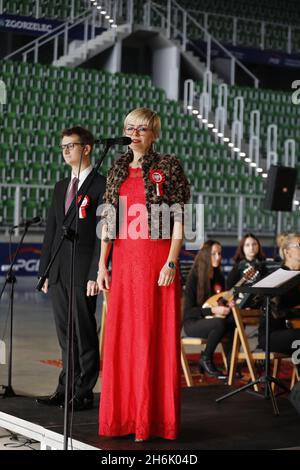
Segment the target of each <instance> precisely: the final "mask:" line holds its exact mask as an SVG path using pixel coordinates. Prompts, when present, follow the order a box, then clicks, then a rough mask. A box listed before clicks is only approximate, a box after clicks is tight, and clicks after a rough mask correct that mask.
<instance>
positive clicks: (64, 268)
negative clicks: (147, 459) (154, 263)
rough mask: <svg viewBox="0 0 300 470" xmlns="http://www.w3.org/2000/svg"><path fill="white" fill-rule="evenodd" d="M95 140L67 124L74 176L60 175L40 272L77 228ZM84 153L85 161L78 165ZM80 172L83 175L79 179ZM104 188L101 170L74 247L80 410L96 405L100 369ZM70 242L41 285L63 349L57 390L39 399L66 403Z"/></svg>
mask: <svg viewBox="0 0 300 470" xmlns="http://www.w3.org/2000/svg"><path fill="white" fill-rule="evenodd" d="M93 146H94V137H93V135H92V134H91V133H90V132H89V131H88V130H87V129H84V128H83V127H81V126H75V127H72V128H70V129H65V130H63V132H62V140H61V149H62V153H63V157H64V160H65V162H66V163H67V164H68V165H70V167H71V170H72V172H71V175H70V176H71V178H66V179H63V180H61V181H59V182H58V183H57V184H56V185H55V188H54V193H53V199H52V204H51V207H50V209H49V213H48V218H47V227H46V233H45V237H44V243H43V248H42V254H41V260H40V268H39V275H40V276H41V275H42V274H43V273H44V271H45V269H46V267H47V265H48V263H49V261H50V259H51V256H52V254H53V253H54V251H55V250H56V247H57V245H58V244H59V242H60V239H61V236H62V226H63V225H64V226H70V227H71V228H73V230H75V225H76V217H75V212H76V211H75V194H76V191H77V201H78V199H79V198H80V195H83V194H85V188H86V187H87V185H88V184H89V180H90V179H91V178H93V174H94V171H95V170H93V167H92V165H91V153H92V150H93ZM81 156H82V163H81V167H80V174H79V165H80V160H81ZM78 174H79V179H78ZM104 191H105V178H104V177H103V176H101V175H100V174H98V173H97V174H96V175H95V176H94V179H93V181H92V183H91V184H90V186H89V188H88V191H87V195H86V196H85V198H84V200H83V202H82V204H81V206H80V208H79V217H78V227H77V229H76V232H77V234H78V239H77V241H76V245H75V246H76V248H75V276H74V278H75V279H74V308H73V315H74V341H73V348H72V351H73V358H72V360H71V363H72V365H73V368H74V374H73V382H72V390H73V392H74V394H73V397H72V398H71V400H72V404H73V408H74V409H75V410H84V409H88V408H91V407H92V406H93V387H94V386H95V384H96V382H97V379H98V374H99V347H98V335H97V326H96V319H95V310H96V299H97V297H96V295H97V294H98V285H97V283H96V278H97V269H98V268H97V266H98V260H99V254H100V240H99V239H98V238H97V236H96V225H97V217H96V211H97V207H98V206H99V205H100V204H102V198H103V194H104ZM71 245H72V244H71V242H70V241H69V240H64V242H63V244H62V247H61V250H60V252H59V254H58V256H57V257H56V260H55V262H54V264H53V265H52V267H51V269H50V273H49V279H46V281H45V283H44V285H43V287H42V290H43V292H44V293H45V294H46V293H47V292H48V288H49V290H50V292H51V300H52V306H53V311H54V318H55V324H56V331H57V336H58V340H59V344H60V347H61V350H62V362H63V369H62V371H61V373H60V376H59V382H58V385H57V388H56V391H55V392H54V393H53V394H52V395H50V396H49V397H45V398H38V399H37V403H39V404H42V405H48V406H60V407H63V405H64V399H65V379H66V359H67V320H68V304H69V292H70V275H71V267H70V264H71V263H70V260H71Z"/></svg>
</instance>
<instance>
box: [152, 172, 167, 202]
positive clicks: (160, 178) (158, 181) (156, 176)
mask: <svg viewBox="0 0 300 470" xmlns="http://www.w3.org/2000/svg"><path fill="white" fill-rule="evenodd" d="M165 179H166V177H165V175H164V173H163V172H162V171H161V170H150V180H151V182H152V183H153V184H155V185H156V195H157V196H162V195H163V194H164V190H163V183H164V181H165Z"/></svg>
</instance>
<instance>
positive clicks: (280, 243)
mask: <svg viewBox="0 0 300 470" xmlns="http://www.w3.org/2000/svg"><path fill="white" fill-rule="evenodd" d="M287 236H288V232H282V233H279V234H278V235H277V236H276V244H277V247H278V251H279V256H280V258H281V259H283V258H284V254H283V250H282V247H283V244H284V241H285V239H286V238H287Z"/></svg>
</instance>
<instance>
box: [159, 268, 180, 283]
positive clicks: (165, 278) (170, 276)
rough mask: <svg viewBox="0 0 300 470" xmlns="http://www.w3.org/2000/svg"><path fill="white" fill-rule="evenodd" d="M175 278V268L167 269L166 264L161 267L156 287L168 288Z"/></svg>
mask: <svg viewBox="0 0 300 470" xmlns="http://www.w3.org/2000/svg"><path fill="white" fill-rule="evenodd" d="M175 276H176V268H174V269H173V268H169V267H168V266H167V265H166V264H165V265H164V266H163V267H162V269H161V271H160V273H159V279H158V285H159V286H169V285H170V284H172V282H173V281H174V279H175Z"/></svg>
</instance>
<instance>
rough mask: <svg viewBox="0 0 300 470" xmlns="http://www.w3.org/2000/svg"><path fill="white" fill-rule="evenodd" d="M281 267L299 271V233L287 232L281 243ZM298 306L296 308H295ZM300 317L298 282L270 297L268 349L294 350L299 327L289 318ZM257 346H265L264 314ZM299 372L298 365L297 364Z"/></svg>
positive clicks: (289, 352)
mask: <svg viewBox="0 0 300 470" xmlns="http://www.w3.org/2000/svg"><path fill="white" fill-rule="evenodd" d="M281 252H282V255H283V264H282V266H281V267H282V268H283V269H287V270H294V271H300V233H290V234H288V235H287V236H286V237H285V238H284V240H283V243H282V246H281ZM297 307H298V308H297ZM293 318H300V284H299V285H297V286H295V287H293V288H292V289H290V290H289V291H288V292H286V293H285V294H283V295H281V296H278V297H274V298H273V299H271V315H270V318H269V326H270V351H272V352H279V353H284V354H287V355H289V356H291V355H292V354H293V352H295V348H293V342H294V341H295V340H300V328H292V325H291V324H290V322H289V320H291V319H293ZM258 333H259V336H258V338H259V346H260V347H261V348H263V349H264V348H265V334H266V329H265V316H263V317H262V321H261V324H260V327H259V332H258ZM298 369H299V372H300V367H299V364H298Z"/></svg>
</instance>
